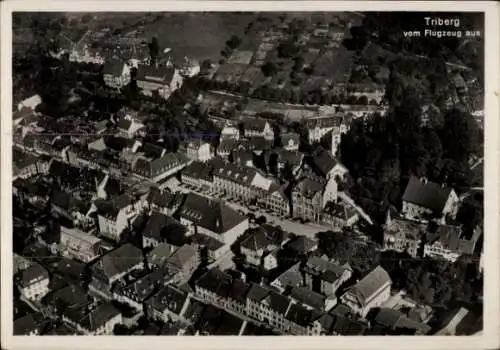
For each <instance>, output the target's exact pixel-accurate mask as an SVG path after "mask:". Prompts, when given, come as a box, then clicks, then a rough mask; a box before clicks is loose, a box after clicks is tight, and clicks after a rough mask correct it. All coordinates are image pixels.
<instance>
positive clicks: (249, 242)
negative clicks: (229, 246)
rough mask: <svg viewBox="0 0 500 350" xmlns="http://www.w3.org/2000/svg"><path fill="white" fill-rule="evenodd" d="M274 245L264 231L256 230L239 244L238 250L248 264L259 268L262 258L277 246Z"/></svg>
mask: <svg viewBox="0 0 500 350" xmlns="http://www.w3.org/2000/svg"><path fill="white" fill-rule="evenodd" d="M276 243H277V242H276V241H274V240H273V239H272V238H270V237H268V235H267V232H266V230H263V229H257V230H255V231H254V232H253V233H252V234H250V235H249V236H248V237H247V238H245V239H244V240H243V241H242V242H241V244H240V249H241V253H242V254H244V255H245V259H246V262H247V263H248V264H250V265H255V266H261V263H262V259H263V258H264V256H265V255H267V254H269V253H270V252H271V251H273V250H275V249H276V248H277V247H278V246H279V245H278V244H276Z"/></svg>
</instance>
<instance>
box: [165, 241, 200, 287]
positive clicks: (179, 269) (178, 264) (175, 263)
mask: <svg viewBox="0 0 500 350" xmlns="http://www.w3.org/2000/svg"><path fill="white" fill-rule="evenodd" d="M199 263H200V256H199V254H198V251H197V250H196V249H195V248H193V247H192V246H190V245H188V244H185V245H183V246H182V247H180V248H179V249H177V250H176V251H175V252H174V253H173V254H172V255H171V256H170V257H169V258H168V259H167V261H166V266H167V268H168V269H169V270H170V271H175V273H176V279H177V280H180V281H186V280H187V279H189V277H190V276H191V274H192V273H193V272H194V271H195V270H196V269H197V268H198V265H199Z"/></svg>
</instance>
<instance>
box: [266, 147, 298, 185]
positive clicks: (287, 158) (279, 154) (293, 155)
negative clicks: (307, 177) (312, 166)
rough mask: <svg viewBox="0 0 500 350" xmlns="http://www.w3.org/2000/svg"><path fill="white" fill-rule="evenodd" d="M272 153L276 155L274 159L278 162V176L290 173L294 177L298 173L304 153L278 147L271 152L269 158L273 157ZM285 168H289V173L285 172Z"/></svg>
mask: <svg viewBox="0 0 500 350" xmlns="http://www.w3.org/2000/svg"><path fill="white" fill-rule="evenodd" d="M273 154H274V155H275V156H276V158H275V159H276V161H277V163H278V174H279V175H280V176H282V177H286V176H290V175H291V176H292V177H294V178H295V177H297V176H298V175H299V174H300V170H301V168H302V165H303V162H304V153H302V152H298V151H287V150H285V149H279V150H277V151H275V152H272V153H271V155H270V159H271V157H274V155H273ZM287 168H288V169H289V170H290V172H291V174H287V170H286V169H287Z"/></svg>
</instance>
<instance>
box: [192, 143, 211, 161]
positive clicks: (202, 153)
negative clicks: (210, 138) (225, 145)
mask: <svg viewBox="0 0 500 350" xmlns="http://www.w3.org/2000/svg"><path fill="white" fill-rule="evenodd" d="M186 154H187V157H188V158H189V159H191V160H194V161H199V162H207V161H208V160H210V159H212V158H213V157H214V149H213V147H212V145H211V144H210V142H207V141H204V140H202V139H197V140H192V141H189V142H188V144H187V147H186Z"/></svg>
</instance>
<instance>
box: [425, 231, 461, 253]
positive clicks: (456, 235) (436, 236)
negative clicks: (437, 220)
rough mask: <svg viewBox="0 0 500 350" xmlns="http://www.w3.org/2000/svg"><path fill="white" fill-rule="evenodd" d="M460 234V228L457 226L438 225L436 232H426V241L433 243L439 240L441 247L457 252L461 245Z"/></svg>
mask: <svg viewBox="0 0 500 350" xmlns="http://www.w3.org/2000/svg"><path fill="white" fill-rule="evenodd" d="M461 235H462V229H461V228H460V227H459V226H451V225H440V226H438V228H437V230H436V232H427V234H426V243H427V244H433V243H434V242H436V241H439V242H440V243H441V245H442V246H443V248H445V249H449V250H451V251H455V252H459V251H460V247H461V244H460V243H461V241H460V236H461Z"/></svg>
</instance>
